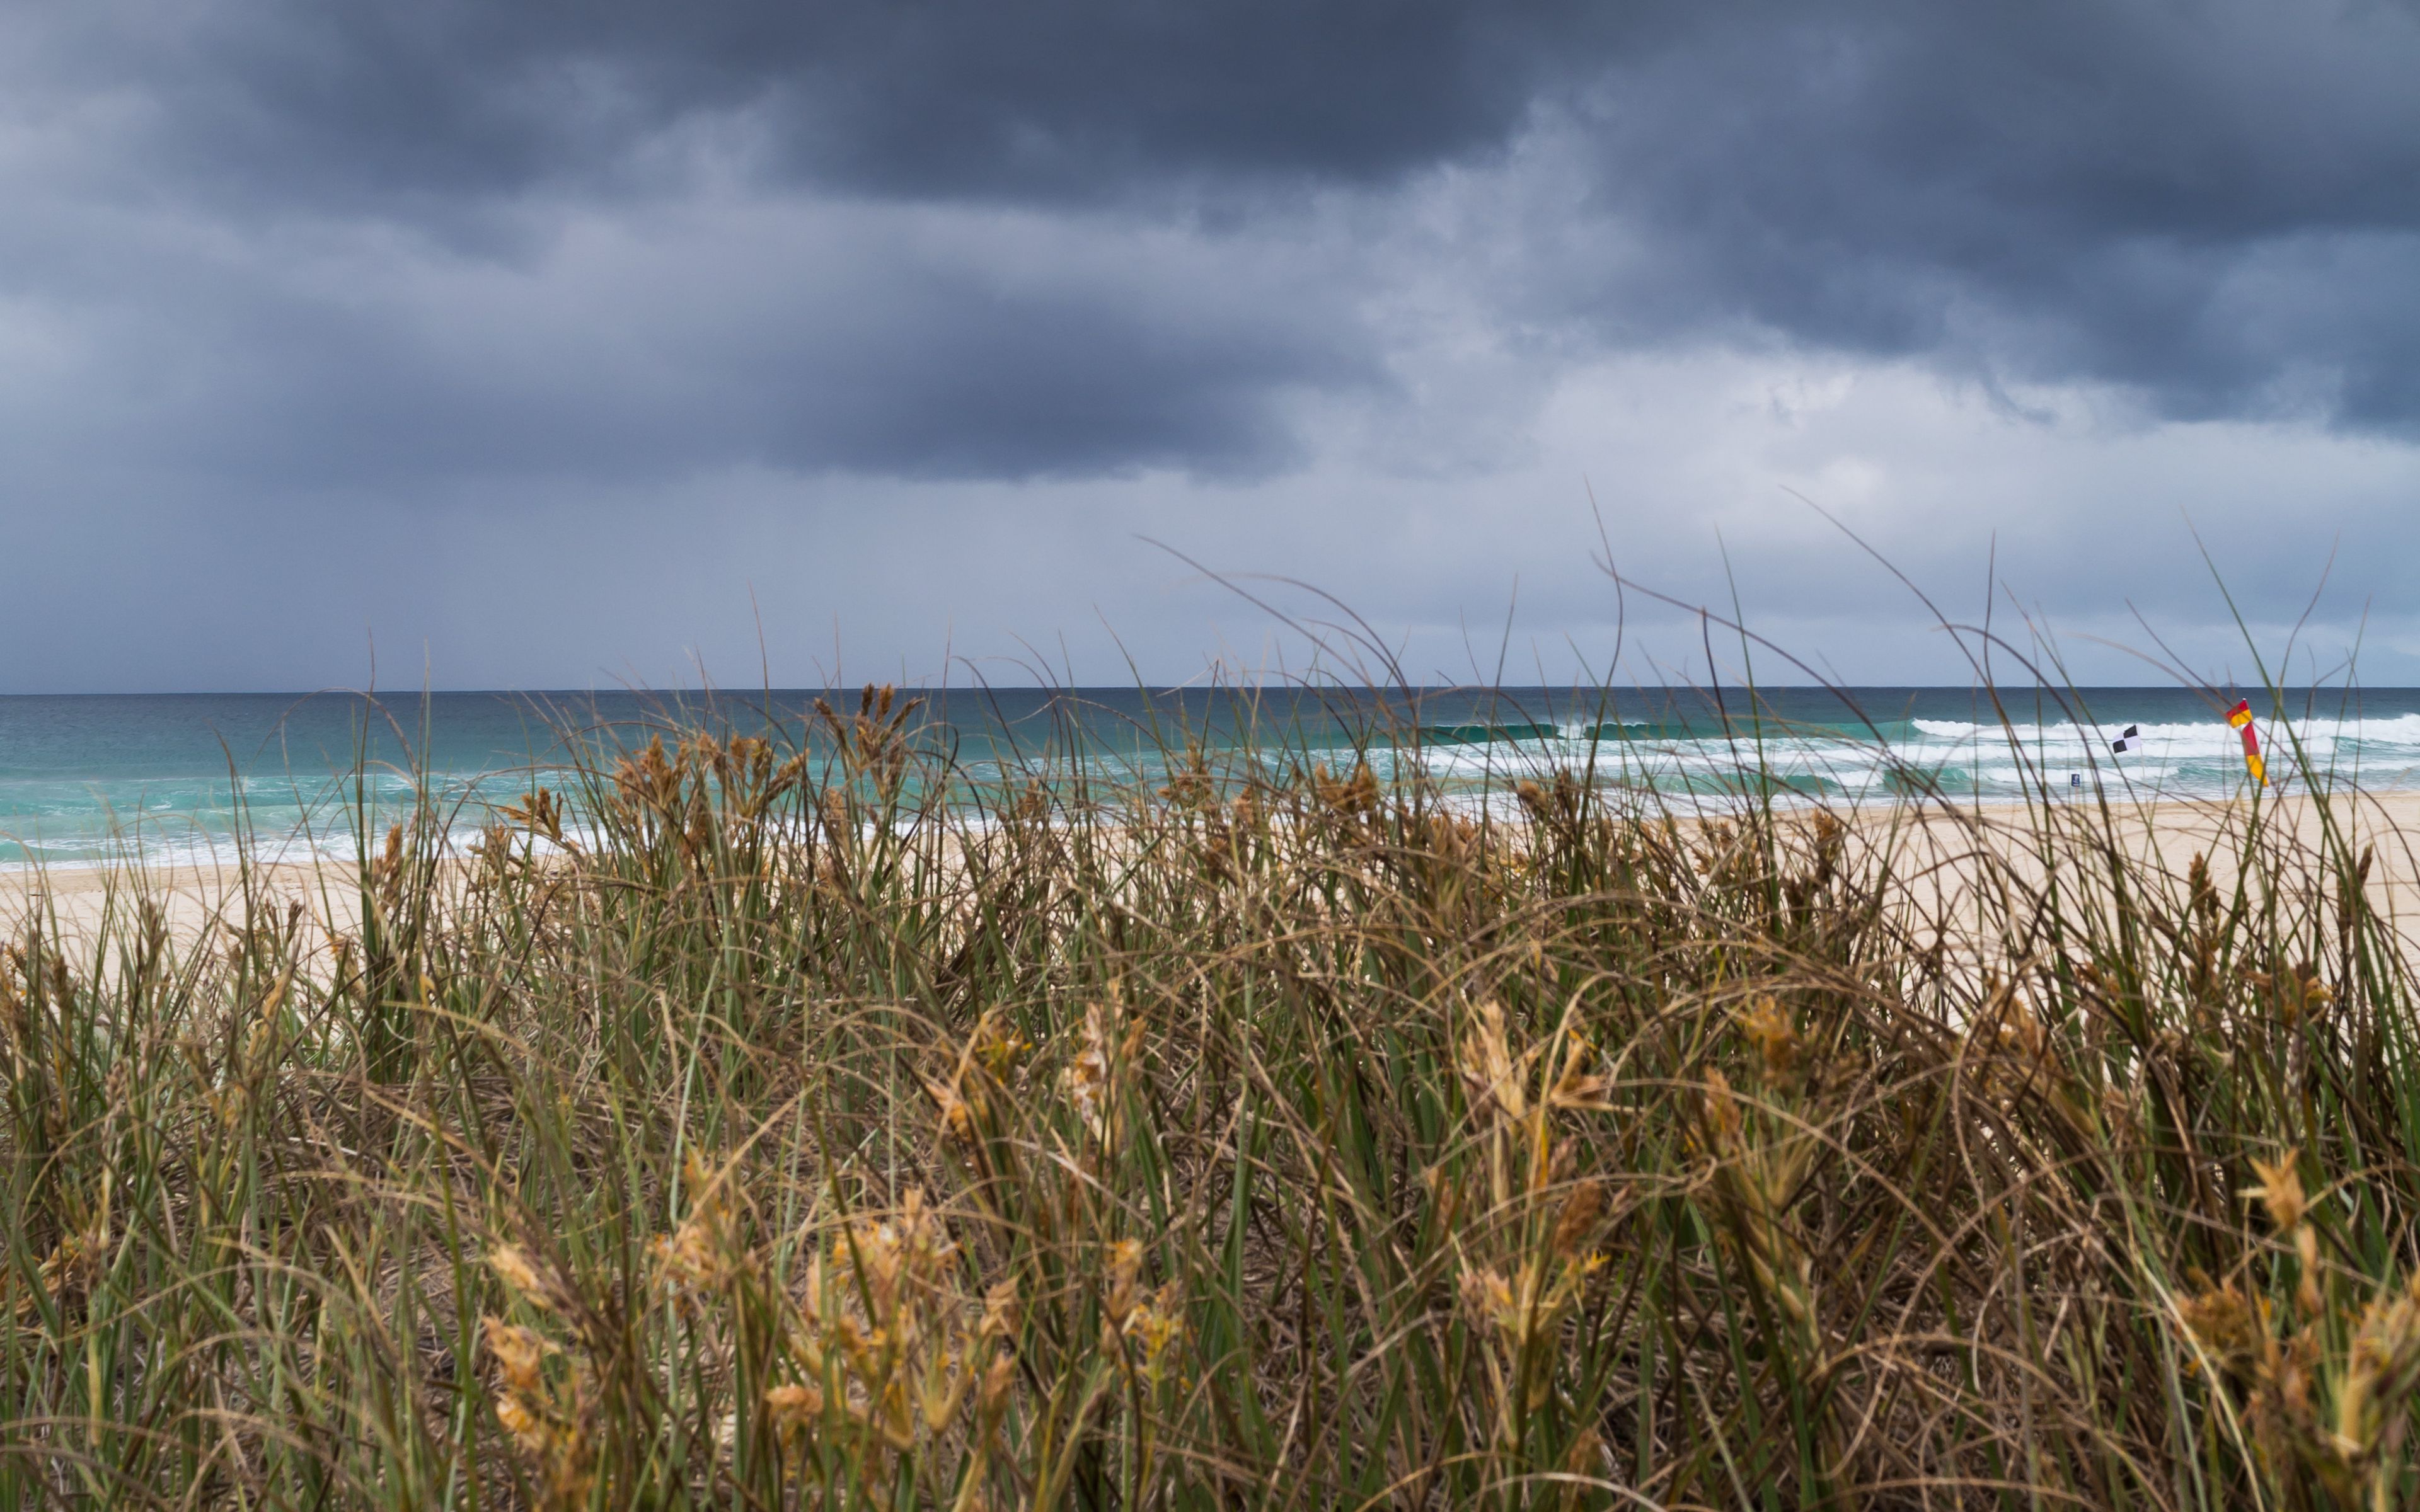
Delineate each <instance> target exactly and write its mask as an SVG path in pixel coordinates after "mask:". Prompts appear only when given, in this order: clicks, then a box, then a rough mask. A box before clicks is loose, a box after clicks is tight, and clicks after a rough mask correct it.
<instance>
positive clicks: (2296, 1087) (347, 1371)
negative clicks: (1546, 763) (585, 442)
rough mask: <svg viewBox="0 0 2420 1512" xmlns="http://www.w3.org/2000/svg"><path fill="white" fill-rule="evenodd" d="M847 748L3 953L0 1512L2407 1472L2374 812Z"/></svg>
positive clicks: (724, 738)
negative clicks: (1475, 785)
mask: <svg viewBox="0 0 2420 1512" xmlns="http://www.w3.org/2000/svg"><path fill="white" fill-rule="evenodd" d="M818 724H819V733H818V734H817V736H816V740H815V744H814V748H813V750H812V752H811V751H809V750H808V749H806V748H800V747H799V746H796V745H794V744H791V743H790V742H789V739H788V737H786V736H784V735H783V733H782V732H781V731H780V730H778V729H773V728H766V729H761V730H759V729H750V728H746V727H744V726H743V727H737V728H734V727H728V726H725V727H716V726H714V725H712V724H711V723H710V722H708V723H704V724H700V725H698V726H696V727H694V728H691V729H690V730H689V731H687V732H686V733H679V734H677V735H676V736H675V737H674V738H672V739H669V740H656V741H651V742H645V743H641V742H636V741H633V742H629V743H627V744H625V745H623V746H621V747H619V748H613V749H606V748H599V747H597V746H596V745H595V744H594V743H593V742H592V743H588V744H585V745H582V746H581V747H580V748H582V749H587V750H591V751H594V752H596V754H595V755H594V756H593V758H590V759H584V760H582V762H580V763H578V764H575V765H573V766H572V767H570V768H567V769H566V770H564V771H561V772H558V773H555V774H552V775H551V777H550V779H549V785H548V786H547V787H545V788H543V789H535V790H534V791H533V793H532V795H531V796H530V797H528V798H527V799H525V800H523V801H521V802H520V803H519V804H517V805H514V806H513V807H512V808H511V809H509V810H503V811H499V813H498V814H497V815H496V816H495V824H494V826H493V827H492V828H491V829H490V830H489V832H488V834H487V835H486V836H485V837H484V839H483V840H482V841H481V842H480V843H479V845H478V846H477V847H476V848H475V850H474V851H473V852H471V853H470V854H468V855H464V854H461V853H459V852H458V851H457V850H455V849H454V848H452V847H451V846H450V844H449V841H448V840H447V834H448V827H449V824H448V816H446V815H444V814H442V813H440V812H438V811H437V810H435V808H434V806H433V805H431V806H427V807H424V808H420V809H415V810H408V811H403V812H397V813H393V814H387V813H378V812H370V811H364V812H361V813H359V814H357V815H356V816H355V823H356V824H357V825H359V827H360V828H361V830H362V839H363V841H364V843H363V845H362V847H361V850H362V855H363V856H364V859H363V860H362V861H361V862H360V863H359V864H358V865H357V866H351V867H348V868H339V869H335V870H332V871H331V872H326V873H323V879H322V885H323V886H324V887H328V888H330V889H332V891H333V892H334V893H341V894H342V897H341V899H334V898H332V899H331V900H329V901H330V902H331V903H337V902H340V903H342V906H341V907H335V906H331V907H328V908H326V909H324V910H319V911H318V912H320V913H321V914H322V915H323V917H326V918H334V919H336V920H338V922H337V923H336V924H335V925H334V927H333V930H332V931H323V930H321V929H320V928H319V927H318V926H317V925H315V924H314V923H313V921H312V918H311V917H309V916H310V912H311V911H308V910H304V909H302V908H301V907H297V906H288V905H286V904H283V903H278V902H275V901H273V900H271V897H270V895H269V894H268V893H267V892H266V891H265V890H262V889H259V888H256V887H253V886H252V883H253V879H252V878H251V877H250V876H248V875H247V876H246V877H245V878H243V879H241V881H240V885H239V886H238V887H237V888H236V890H235V894H234V896H233V898H232V899H231V901H230V903H228V905H227V907H226V908H225V910H224V914H223V921H222V923H221V924H220V925H218V926H217V927H214V928H212V929H210V930H208V931H205V932H202V933H198V934H194V935H190V936H188V935H184V934H180V933H178V932H175V931H172V930H170V929H169V928H168V927H167V924H166V923H165V921H164V918H163V913H162V911H161V909H160V907H159V904H158V903H157V901H156V900H155V899H152V898H150V897H148V896H147V887H148V884H147V881H146V879H145V877H144V876H143V875H142V874H141V873H140V872H126V873H124V874H123V875H121V876H119V877H117V878H116V879H115V880H114V882H113V884H112V887H113V889H114V890H113V891H112V893H111V896H110V898H109V900H108V903H107V905H106V906H105V907H104V908H103V909H101V912H100V915H99V917H98V918H97V920H96V921H95V922H94V923H92V924H91V926H90V927H88V928H84V929H80V930H69V929H67V928H65V927H63V926H61V925H60V924H58V922H57V921H56V919H55V918H50V919H49V920H48V921H47V922H46V921H45V920H44V918H41V917H39V916H38V917H37V918H36V919H35V921H34V922H33V923H31V924H29V925H28V926H27V928H26V929H25V931H24V932H23V933H21V934H20V935H18V936H17V937H15V938H14V939H12V940H11V941H9V942H8V946H7V948H6V956H5V961H0V1082H4V1083H5V1091H6V1111H5V1115H0V1173H4V1175H0V1180H5V1185H4V1186H0V1508H6V1509H13V1508H32V1507H39V1506H51V1505H56V1504H76V1505H103V1504H105V1505H113V1506H118V1505H123V1506H153V1505H157V1506H162V1507H168V1506H176V1507H186V1506H245V1507H252V1506H262V1507H288V1508H297V1509H302V1508H336V1507H371V1506H380V1507H398V1508H400V1507H429V1506H444V1507H463V1508H504V1507H520V1506H546V1507H625V1506H650V1507H675V1506H706V1505H713V1506H731V1507H751V1508H779V1507H804V1506H831V1507H842V1506H847V1507H861V1506H862V1507H877V1506H878V1507H885V1508H901V1507H950V1508H975V1507H1010V1506H1019V1507H1037V1508H1038V1507H1067V1508H1086V1509H1101V1508H1110V1507H1118V1508H1139V1507H1145V1506H1153V1507H1170V1508H1210V1507H1237V1506H1252V1507H1287V1508H1330V1507H1347V1508H1351V1507H1412V1506H1418V1507H1461V1506H1507V1507H1510V1506H1523V1507H1528V1506H1556V1507H1566V1506H1567V1507H1647V1506H1672V1507H1682V1506H1688V1507H1744V1508H1779V1507H1815V1506H1822V1507H1839V1508H1851V1507H1896V1506H1931V1507H1994V1508H2026V1509H2037V1508H2045V1507H2074V1506H2085V1507H2140V1508H2162V1509H2171V1508H2172V1509H2187V1508H2194V1509H2200V1508H2216V1507H2239V1506H2241V1507H2256V1506H2257V1507H2280V1508H2295V1507H2363V1508H2385V1507H2391V1506H2399V1505H2409V1504H2412V1503H2413V1501H2414V1500H2415V1498H2420V1473H2415V1471H2414V1470H2413V1469H2412V1466H2411V1464H2410V1461H2409V1452H2410V1449H2411V1444H2410V1442H2409V1438H2408V1430H2409V1429H2410V1427H2411V1426H2412V1420H2413V1415H2414V1412H2415V1406H2420V1402H2415V1389H2414V1388H2415V1383H2416V1382H2420V1242H2415V1234H2414V1228H2413V1224H2414V1218H2415V1215H2420V1045H2416V1044H2415V1041H2414V1036H2415V1030H2420V1018H2415V1012H2414V1009H2415V996H2414V984H2413V979H2412V973H2411V963H2410V957H2409V955H2408V953H2407V948H2406V946H2405V944H2404V942H2403V940H2402V938H2401V937H2400V935H2399V934H2398V933H2397V929H2396V926H2395V922H2394V920H2393V919H2392V918H2388V917H2386V916H2385V915H2384V914H2382V913H2381V910H2380V908H2379V907H2378V906H2377V905H2376V903H2375V901H2374V896H2375V887H2374V879H2373V877H2372V870H2373V867H2374V865H2375V864H2376V854H2377V851H2379V850H2381V849H2389V848H2391V847H2393V846H2395V845H2397V844H2399V843H2400V841H2399V838H2398V837H2397V836H2396V835H2395V834H2393V833H2392V832H2373V831H2374V830H2375V825H2368V826H2367V827H2365V825H2366V821H2365V820H2364V818H2363V816H2362V813H2361V811H2360V809H2359V806H2358V805H2357V804H2356V803H2354V802H2352V801H2351V800H2350V799H2349V798H2348V799H2344V800H2339V801H2337V802H2336V803H2335V804H2333V805H2331V804H2329V803H2325V802H2322V801H2321V800H2319V799H2304V800H2301V801H2302V802H2303V803H2304V809H2303V810H2299V812H2300V815H2301V817H2300V818H2299V819H2298V821H2297V822H2296V823H2294V824H2290V825H2289V824H2280V823H2275V822H2272V815H2273V812H2274V810H2273V808H2272V807H2268V806H2265V800H2264V803H2261V804H2256V803H2252V802H2250V801H2248V800H2247V801H2245V802H2242V803H2239V804H2238V805H2236V806H2234V807H2232V808H2226V807H2224V806H2222V807H2221V808H2220V809H2218V810H2213V813H2212V816H2211V821H2212V826H2213V827H2212V829H2211V835H2212V840H2211V846H2210V854H2209V855H2208V856H2207V857H2202V856H2195V857H2194V858H2192V859H2191V860H2189V861H2188V862H2186V863H2185V864H2182V865H2177V864H2173V862H2172V860H2171V859H2170V858H2167V857H2165V856H2164V853H2162V852H2160V851H2159V850H2157V849H2156V848H2150V847H2146V846H2145V845H2143V844H2141V843H2139V835H2138V833H2137V831H2136V830H2134V829H2132V828H2130V827H2129V826H2130V825H2131V824H2132V823H2133V820H2132V819H2131V818H2130V817H2129V815H2128V813H2127V812H2126V811H2125V810H2123V808H2122V807H2113V806H2110V805H2104V804H2102V803H2099V802H2085V803H2052V802H2048V801H2045V802H2042V803H2039V804H2033V805H2027V806H2023V807H2018V808H2013V809H2007V810H1997V811H1994V812H1993V813H1988V814H1986V813H1983V812H1981V811H1978V810H1959V809H1958V808H1956V807H1955V806H1954V805H1951V804H1947V803H1944V802H1942V801H1939V799H1938V797H1937V795H1928V794H1927V793H1926V792H1925V791H1924V784H1923V783H1922V782H1921V781H1920V780H1917V781H1913V782H1911V783H1909V784H1908V785H1907V790H1906V791H1904V792H1901V793H1900V795H1898V796H1897V797H1896V798H1895V799H1893V800H1892V803H1891V804H1890V805H1889V806H1887V807H1885V808H1882V809H1869V810H1858V811H1856V812H1854V813H1833V812H1829V811H1826V810H1823V808H1822V807H1821V806H1820V805H1819V804H1814V803H1807V802H1796V801H1792V802H1789V803H1785V804H1776V802H1775V801H1773V800H1772V799H1771V798H1770V797H1769V796H1768V797H1766V798H1764V799H1761V800H1742V801H1739V802H1737V803H1735V804H1734V805H1733V806H1732V807H1731V809H1730V811H1729V812H1727V813H1726V814H1725V815H1723V816H1721V817H1717V818H1708V817H1705V816H1703V815H1698V814H1692V815H1687V816H1680V815H1674V814H1670V813H1667V812H1664V811H1661V810H1658V809H1657V808H1656V807H1655V804H1654V802H1653V800H1652V796H1643V795H1641V794H1640V793H1638V792H1637V790H1634V789H1627V788H1623V787H1621V786H1620V785H1619V784H1612V783H1607V782H1605V781H1601V780H1597V778H1598V777H1599V776H1601V775H1602V774H1582V775H1579V776H1576V777H1575V776H1573V775H1571V774H1562V775H1560V776H1557V775H1554V774H1535V775H1533V776H1531V777H1529V778H1527V779H1521V780H1518V781H1515V780H1512V779H1506V780H1505V781H1503V782H1502V783H1499V784H1496V785H1495V786H1494V787H1493V788H1492V789H1491V790H1489V791H1487V792H1484V793H1479V794H1474V793H1472V792H1469V791H1456V792H1448V791H1445V790H1443V789H1441V788H1440V787H1439V786H1438V785H1437V784H1436V783H1435V781H1433V780H1432V779H1428V778H1426V777H1424V776H1422V775H1421V773H1420V770H1419V766H1418V765H1417V764H1408V763H1405V764H1394V765H1391V766H1389V767H1388V769H1387V774H1386V775H1385V776H1383V777H1382V776H1380V775H1378V773H1377V772H1376V771H1374V770H1373V768H1371V767H1369V766H1364V765H1360V764H1356V763H1355V761H1354V758H1353V755H1352V753H1351V752H1350V751H1346V752H1343V753H1342V754H1341V755H1338V756H1333V757H1331V758H1329V761H1328V764H1324V765H1323V764H1316V763H1314V762H1313V761H1312V760H1311V759H1310V758H1309V757H1308V756H1307V755H1302V754H1301V753H1287V752H1285V751H1283V750H1271V751H1264V752H1254V751H1252V750H1250V749H1249V748H1244V749H1241V750H1227V749H1222V750H1219V751H1216V752H1212V751H1200V750H1194V751H1188V749H1187V747H1186V746H1185V744H1184V737H1183V734H1182V733H1181V732H1179V733H1177V734H1175V735H1173V736H1171V737H1170V738H1171V742H1172V745H1171V749H1170V750H1169V752H1168V753H1167V754H1168V756H1169V758H1170V765H1171V769H1172V770H1173V772H1174V775H1173V776H1172V777H1169V776H1165V775H1163V776H1162V777H1160V778H1157V779H1151V780H1146V781H1140V782H1137V783H1133V784H1125V785H1120V784H1118V783H1115V782H1110V781H1107V780H1105V779H1101V778H1099V777H1098V776H1097V771H1098V768H1097V767H1096V766H1092V765H1088V764H1086V763H1085V762H1084V760H1083V753H1082V751H1081V750H1080V749H1079V748H1078V746H1077V745H1075V744H1063V745H1061V746H1059V747H1057V748H1054V749H1055V751H1056V754H1054V755H1050V756H1047V757H1037V758H1035V760H1034V761H1033V762H1032V764H1031V765H1030V767H1028V768H1026V769H1021V770H1019V769H1012V770H1010V771H1009V772H1008V773H1007V774H1006V775H1005V776H1001V777H999V778H998V779H991V780H987V781H986V782H985V783H982V784H973V785H970V781H969V780H967V779H966V778H965V776H964V774H963V773H958V772H954V771H953V770H952V769H951V765H950V762H951V759H950V757H949V756H948V755H947V753H946V748H943V747H940V746H939V745H936V744H934V743H932V742H930V741H929V740H927V739H926V738H925V736H924V735H923V733H920V732H921V728H922V727H920V725H919V723H918V720H917V717H916V716H915V714H914V710H913V706H912V704H911V703H909V702H907V701H906V700H904V699H902V700H894V699H893V698H892V695H890V694H889V693H888V692H887V691H884V692H875V691H873V690H869V691H868V694H867V696H866V697H865V699H864V700H863V701H862V702H861V703H859V704H858V705H857V706H856V707H854V708H850V707H844V708H843V709H842V710H840V711H837V712H834V711H827V712H825V713H824V714H822V715H820V716H818ZM1751 759H1752V758H1751V757H1744V758H1743V760H1744V761H1746V760H1751ZM2286 764H2287V761H2286V758H2285V757H2283V756H2282V755H2281V758H2280V766H2281V768H2283V767H2285V766H2286ZM1087 774H1093V775H1087ZM1743 775H1744V777H1750V776H1753V774H1752V773H1744V774H1743ZM2062 780H2063V779H2062ZM1742 791H1743V792H1766V791H1768V790H1766V789H1764V788H1762V787H1760V786H1759V785H1757V784H1755V783H1753V782H1747V781H1744V782H1743V785H1742ZM390 825H391V826H392V827H390Z"/></svg>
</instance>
